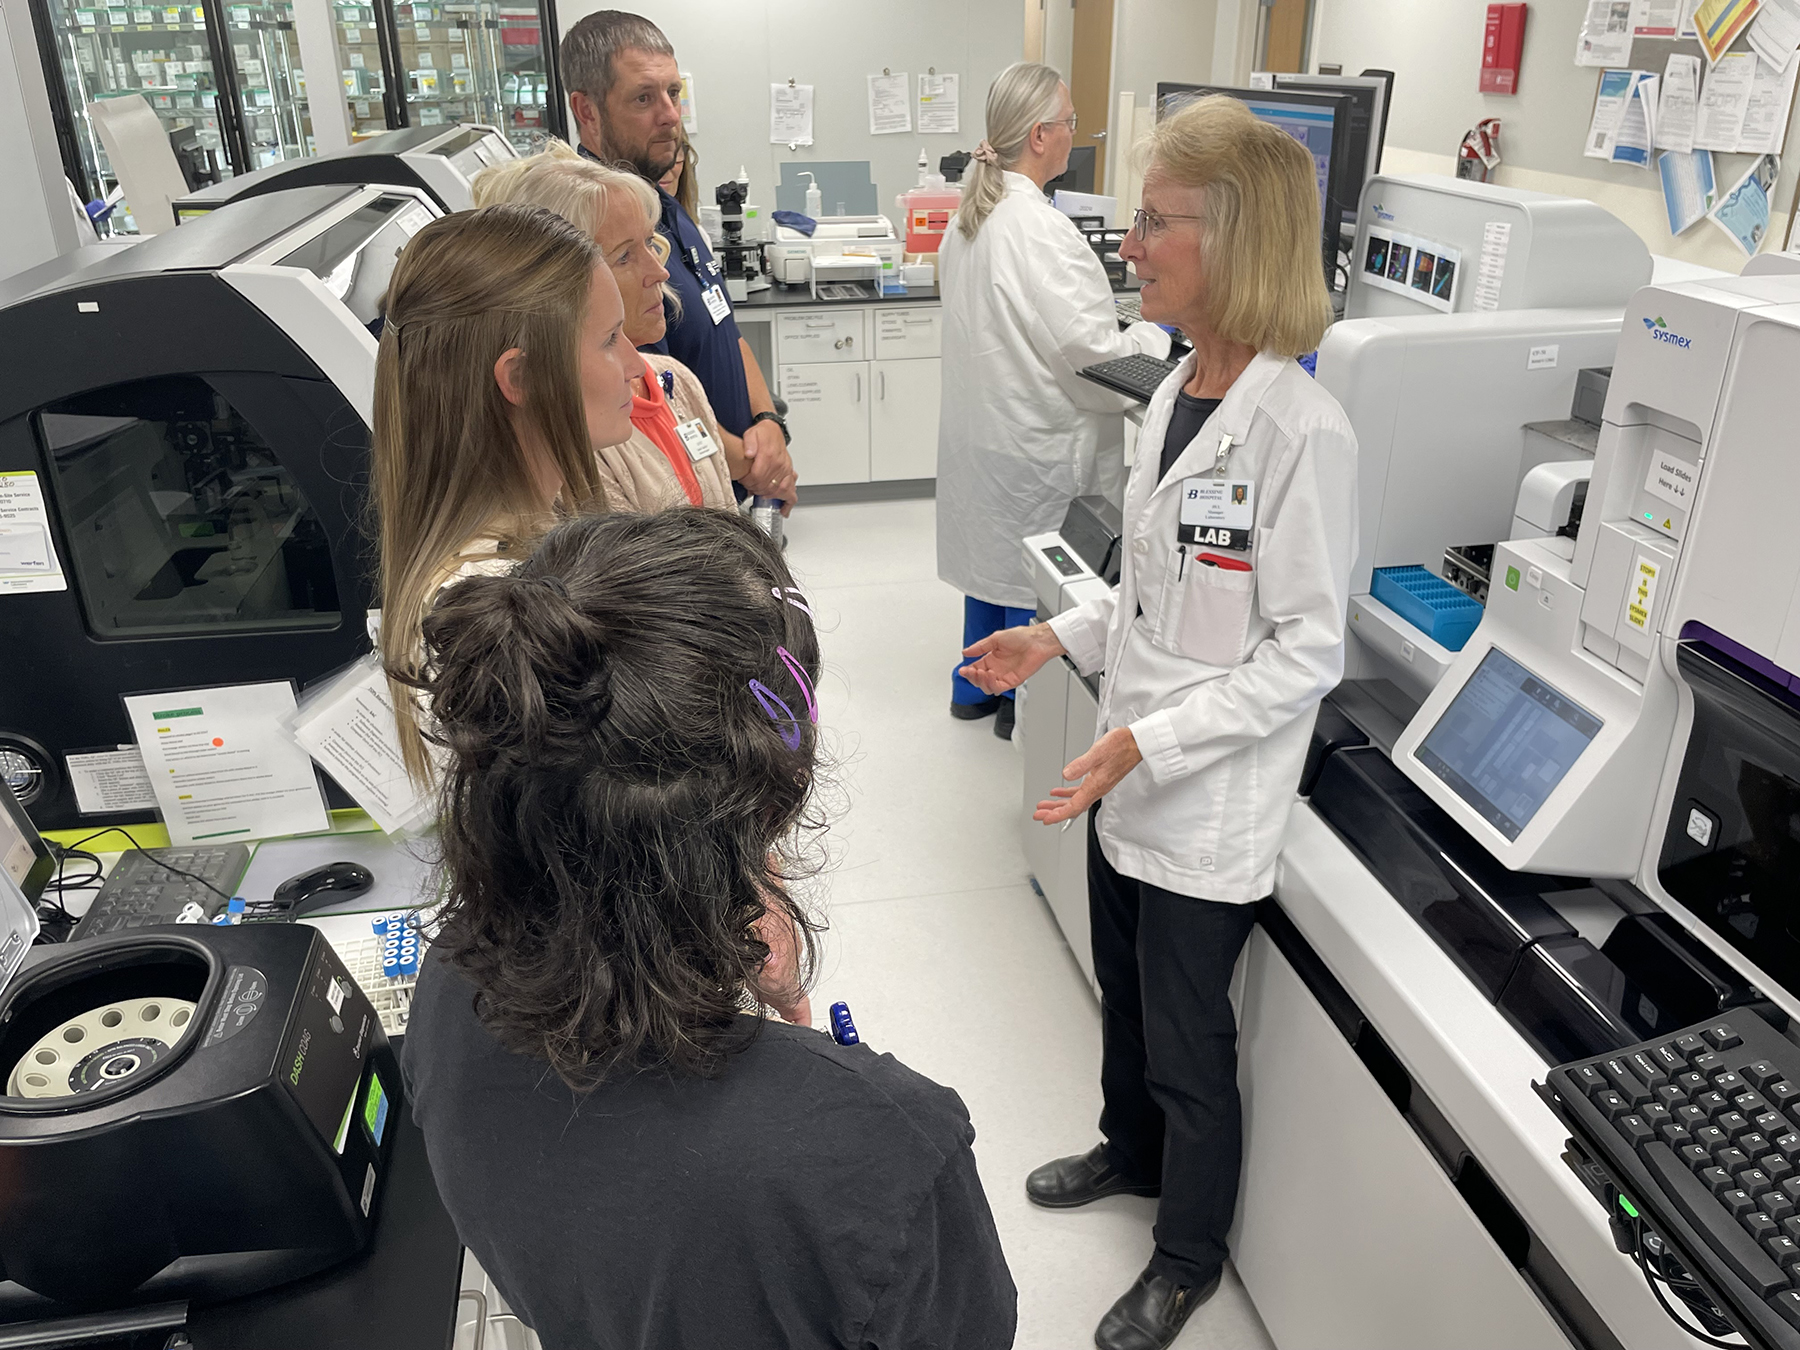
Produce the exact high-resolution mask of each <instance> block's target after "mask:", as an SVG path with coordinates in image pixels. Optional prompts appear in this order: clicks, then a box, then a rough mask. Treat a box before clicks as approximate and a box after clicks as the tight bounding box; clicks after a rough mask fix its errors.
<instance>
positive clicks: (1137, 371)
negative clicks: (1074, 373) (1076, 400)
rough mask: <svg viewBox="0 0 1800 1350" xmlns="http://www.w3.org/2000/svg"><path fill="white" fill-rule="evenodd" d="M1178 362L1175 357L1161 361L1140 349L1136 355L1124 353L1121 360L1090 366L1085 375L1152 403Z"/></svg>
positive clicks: (1108, 386) (1120, 391)
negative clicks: (1151, 398)
mask: <svg viewBox="0 0 1800 1350" xmlns="http://www.w3.org/2000/svg"><path fill="white" fill-rule="evenodd" d="M1176 365H1177V363H1176V362H1174V361H1159V360H1157V359H1156V358H1155V357H1154V356H1147V355H1145V354H1143V353H1142V352H1140V353H1138V354H1137V355H1136V356H1121V357H1120V358H1119V359H1118V360H1117V361H1102V362H1100V364H1099V365H1096V366H1088V367H1086V368H1085V369H1083V370H1082V372H1081V375H1082V378H1083V379H1088V380H1092V381H1093V382H1094V383H1095V384H1103V385H1105V386H1106V387H1107V388H1108V389H1113V390H1116V391H1118V392H1119V393H1121V394H1126V395H1128V396H1130V397H1131V398H1135V399H1136V400H1137V401H1138V402H1139V403H1148V402H1149V401H1150V396H1151V395H1152V394H1154V393H1155V392H1156V390H1157V387H1158V386H1159V385H1161V384H1162V382H1163V381H1164V380H1166V379H1167V378H1168V377H1169V372H1170V371H1171V370H1173V369H1175V367H1176Z"/></svg>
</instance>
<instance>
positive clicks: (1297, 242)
mask: <svg viewBox="0 0 1800 1350" xmlns="http://www.w3.org/2000/svg"><path fill="white" fill-rule="evenodd" d="M1138 154H1139V156H1140V158H1141V159H1142V160H1144V161H1147V162H1148V164H1149V165H1150V166H1151V167H1153V168H1155V169H1159V170H1161V171H1162V173H1163V174H1164V176H1166V177H1167V178H1168V180H1169V181H1170V182H1171V183H1173V184H1174V185H1175V186H1177V187H1183V188H1202V189H1204V190H1205V191H1204V194H1203V196H1202V199H1201V201H1202V205H1201V207H1200V213H1201V216H1202V220H1201V223H1200V236H1201V252H1202V254H1203V256H1204V258H1205V260H1206V262H1207V264H1208V266H1207V274H1206V277H1207V280H1206V286H1207V294H1206V307H1207V310H1208V314H1207V318H1208V320H1209V322H1210V323H1211V325H1212V329H1213V331H1214V332H1215V333H1217V334H1218V335H1219V336H1220V337H1222V338H1224V339H1226V340H1227V341H1230V342H1242V343H1246V344H1247V345H1249V346H1252V347H1254V348H1256V349H1257V350H1258V351H1266V352H1273V353H1275V354H1276V355H1278V356H1304V355H1305V354H1306V353H1307V352H1310V351H1313V350H1315V349H1316V348H1317V347H1318V345H1319V342H1320V340H1321V339H1322V338H1323V337H1324V336H1325V330H1326V328H1327V327H1329V326H1330V324H1331V293H1330V292H1329V291H1327V290H1326V288H1325V273H1324V267H1323V265H1322V262H1321V259H1320V256H1319V241H1320V237H1321V233H1320V232H1321V220H1322V217H1321V215H1320V210H1321V207H1320V203H1319V180H1318V170H1317V167H1316V166H1315V165H1314V163H1313V158H1312V156H1311V155H1310V154H1308V153H1307V152H1306V150H1305V148H1304V147H1302V146H1301V144H1300V143H1299V142H1298V141H1296V140H1295V139H1294V138H1293V137H1292V136H1289V135H1288V134H1287V133H1286V132H1285V131H1282V130H1280V129H1279V128H1278V127H1273V126H1270V125H1269V124H1268V123H1266V122H1259V121H1258V120H1257V119H1256V117H1255V116H1254V115H1253V114H1252V113H1251V112H1250V110H1249V109H1248V108H1246V107H1245V106H1244V105H1243V104H1242V103H1239V102H1238V101H1237V100H1236V99H1234V98H1231V97H1229V96H1227V95H1224V94H1209V95H1207V96H1206V97H1205V98H1201V99H1196V100H1195V101H1194V102H1193V103H1190V104H1188V105H1187V106H1186V107H1185V108H1183V109H1181V110H1180V111H1179V112H1177V113H1174V114H1172V115H1170V116H1169V117H1166V118H1164V119H1163V120H1162V121H1161V122H1158V123H1157V124H1156V128H1155V130H1153V131H1152V132H1151V133H1150V134H1149V135H1148V136H1147V137H1145V138H1144V140H1143V142H1142V143H1141V144H1140V145H1139V147H1138Z"/></svg>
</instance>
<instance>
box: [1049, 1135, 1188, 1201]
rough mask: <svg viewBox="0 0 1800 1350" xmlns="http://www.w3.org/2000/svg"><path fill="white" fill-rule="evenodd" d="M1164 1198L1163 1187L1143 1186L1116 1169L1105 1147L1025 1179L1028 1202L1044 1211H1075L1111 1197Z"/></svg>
mask: <svg viewBox="0 0 1800 1350" xmlns="http://www.w3.org/2000/svg"><path fill="white" fill-rule="evenodd" d="M1161 1194H1162V1187H1161V1186H1145V1185H1142V1184H1140V1183H1138V1182H1135V1181H1133V1180H1131V1178H1129V1177H1127V1176H1126V1175H1125V1174H1124V1173H1123V1172H1121V1171H1119V1169H1118V1168H1116V1167H1114V1166H1113V1165H1112V1161H1111V1160H1110V1159H1109V1158H1108V1157H1107V1156H1106V1145H1105V1144H1095V1145H1094V1146H1093V1147H1092V1148H1091V1149H1089V1150H1088V1151H1087V1152H1086V1153H1077V1154H1074V1155H1073V1156H1071V1157H1067V1158H1058V1159H1056V1160H1055V1161H1054V1162H1047V1163H1045V1164H1044V1165H1043V1166H1042V1167H1040V1168H1038V1169H1037V1170H1036V1171H1035V1172H1033V1173H1032V1174H1031V1175H1030V1176H1028V1177H1026V1178H1025V1195H1026V1198H1027V1199H1029V1200H1030V1201H1031V1203H1032V1204H1034V1205H1042V1206H1043V1207H1044V1208H1045V1209H1074V1208H1075V1207H1076V1206H1078V1205H1086V1204H1091V1203H1092V1202H1093V1201H1095V1200H1103V1199H1105V1198H1106V1197H1107V1196H1109V1195H1148V1196H1153V1197H1154V1196H1158V1195H1161Z"/></svg>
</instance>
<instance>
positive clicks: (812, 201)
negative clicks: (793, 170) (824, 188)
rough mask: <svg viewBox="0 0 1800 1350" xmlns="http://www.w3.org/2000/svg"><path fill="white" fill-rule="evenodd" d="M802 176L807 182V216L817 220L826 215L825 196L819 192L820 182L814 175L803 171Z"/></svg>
mask: <svg viewBox="0 0 1800 1350" xmlns="http://www.w3.org/2000/svg"><path fill="white" fill-rule="evenodd" d="M800 176H801V177H802V178H804V179H806V180H807V182H806V214H807V215H809V216H811V217H812V218H813V219H814V220H817V219H819V217H821V216H823V215H824V214H825V194H824V193H823V192H820V191H819V180H818V179H817V178H814V177H813V176H812V174H810V173H806V172H804V171H803V172H802V173H801V175H800Z"/></svg>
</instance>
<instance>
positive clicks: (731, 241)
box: [713, 181, 769, 303]
mask: <svg viewBox="0 0 1800 1350" xmlns="http://www.w3.org/2000/svg"><path fill="white" fill-rule="evenodd" d="M747 191H748V189H747V188H746V187H745V185H744V184H743V183H739V182H735V181H734V182H726V183H720V184H719V186H718V187H717V188H716V189H715V190H714V192H713V200H714V201H716V202H717V203H718V204H719V216H720V224H721V227H722V228H723V229H724V231H725V242H724V243H722V244H720V245H719V248H718V253H719V257H720V258H721V259H722V260H723V261H724V264H725V294H726V296H727V298H729V299H730V300H732V301H733V302H734V303H737V302H741V301H743V300H744V299H745V298H746V297H748V296H749V294H750V292H751V291H760V290H764V289H766V288H767V287H768V284H769V282H768V278H766V277H765V276H763V274H762V241H761V240H750V241H748V242H746V240H745V239H744V198H745V195H746V193H747Z"/></svg>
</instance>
